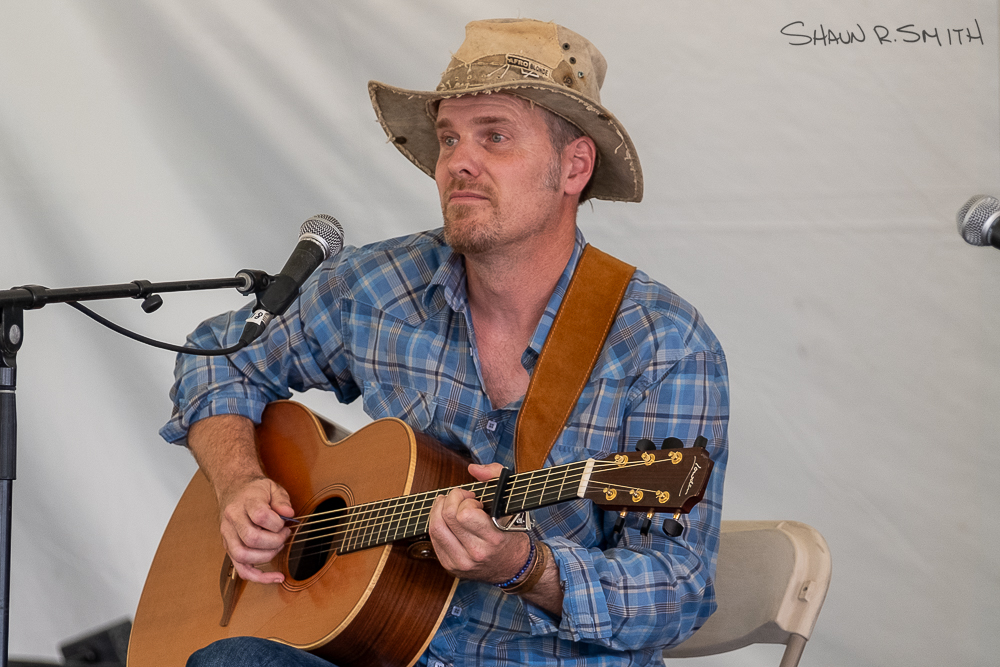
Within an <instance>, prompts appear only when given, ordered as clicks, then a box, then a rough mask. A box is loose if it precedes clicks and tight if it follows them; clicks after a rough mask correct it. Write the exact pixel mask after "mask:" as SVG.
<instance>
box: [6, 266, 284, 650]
mask: <svg viewBox="0 0 1000 667" xmlns="http://www.w3.org/2000/svg"><path fill="white" fill-rule="evenodd" d="M270 280H271V276H268V275H267V274H266V273H264V272H263V271H252V270H243V271H240V272H239V273H238V274H237V276H236V277H235V278H215V279H208V280H191V281H175V282H166V283H151V282H149V281H146V280H135V281H133V282H131V283H127V284H119V285H97V286H94V287H69V288H63V289H48V288H46V287H40V286H38V285H25V286H23V287H15V288H13V289H9V290H2V291H0V312H2V318H0V320H2V321H0V325H2V326H0V604H2V606H0V615H2V618H0V667H7V662H8V660H7V659H8V648H9V645H10V638H9V631H10V555H11V549H10V543H11V522H12V517H13V508H12V501H13V484H14V479H15V477H16V475H15V472H16V471H15V468H16V464H17V404H16V401H15V390H16V388H17V387H16V385H17V363H16V361H17V351H18V350H19V349H20V348H21V345H22V344H23V342H24V311H25V310H35V309H38V308H41V307H42V306H45V305H47V304H49V303H66V302H76V301H96V300H103V299H124V298H132V299H143V303H142V308H143V310H144V311H146V312H147V313H149V312H152V311H154V310H156V309H157V308H159V306H160V305H161V304H162V303H163V299H161V298H160V297H159V296H158V294H159V293H167V292H186V291H194V290H207V289H225V288H230V287H232V288H235V289H237V290H239V291H240V292H242V293H243V294H250V293H251V292H253V293H254V294H259V292H261V291H262V290H263V289H264V288H265V287H266V286H267V284H268V283H269V282H270Z"/></svg>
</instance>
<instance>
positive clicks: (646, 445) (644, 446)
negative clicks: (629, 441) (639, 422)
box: [635, 438, 656, 452]
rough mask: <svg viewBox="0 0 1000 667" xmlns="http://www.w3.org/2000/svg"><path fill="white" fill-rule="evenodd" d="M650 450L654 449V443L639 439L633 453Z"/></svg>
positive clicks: (646, 439) (647, 439)
mask: <svg viewBox="0 0 1000 667" xmlns="http://www.w3.org/2000/svg"><path fill="white" fill-rule="evenodd" d="M651 449H656V443H654V442H653V441H652V440H650V439H649V438H641V439H640V440H639V442H637V443H635V451H637V452H648V451H649V450H651Z"/></svg>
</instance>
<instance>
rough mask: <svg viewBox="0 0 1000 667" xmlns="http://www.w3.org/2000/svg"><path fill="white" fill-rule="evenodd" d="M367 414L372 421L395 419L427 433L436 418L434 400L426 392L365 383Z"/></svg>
mask: <svg viewBox="0 0 1000 667" xmlns="http://www.w3.org/2000/svg"><path fill="white" fill-rule="evenodd" d="M364 403H365V412H366V413H367V414H368V416H369V417H371V418H372V419H384V418H386V417H395V418H396V419H400V420H402V421H404V422H406V423H407V424H408V425H409V426H410V428H412V429H414V430H417V431H422V432H426V431H427V430H429V429H430V425H431V421H432V419H433V417H434V399H433V397H431V396H429V395H428V394H426V393H425V392H422V391H418V390H416V389H412V388H410V387H403V386H398V385H388V384H380V383H377V382H365V384H364Z"/></svg>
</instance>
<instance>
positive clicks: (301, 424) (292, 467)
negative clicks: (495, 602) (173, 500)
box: [128, 401, 471, 667]
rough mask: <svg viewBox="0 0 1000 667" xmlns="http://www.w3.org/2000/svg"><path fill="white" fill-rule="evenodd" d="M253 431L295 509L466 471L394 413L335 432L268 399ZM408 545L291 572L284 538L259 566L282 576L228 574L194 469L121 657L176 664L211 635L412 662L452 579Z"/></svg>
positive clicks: (352, 658) (214, 512)
mask: <svg viewBox="0 0 1000 667" xmlns="http://www.w3.org/2000/svg"><path fill="white" fill-rule="evenodd" d="M257 437H258V445H259V448H260V454H261V460H262V461H263V463H264V469H265V471H266V473H267V474H268V475H269V476H270V477H271V478H273V479H274V480H275V481H276V482H278V483H279V484H281V485H282V486H283V487H284V488H285V489H286V490H287V491H288V493H289V495H290V496H291V501H292V506H293V507H294V508H295V510H296V514H297V515H298V516H302V515H306V514H309V513H310V512H311V511H312V510H313V509H315V508H316V507H317V506H318V505H319V504H320V503H321V502H323V501H329V499H330V498H339V499H342V500H343V504H346V505H347V506H354V505H358V504H361V503H366V502H372V501H376V500H379V499H383V498H391V497H396V496H403V495H408V494H414V493H418V492H423V491H431V490H434V489H441V488H447V487H451V486H456V485H459V484H463V483H466V482H468V481H469V480H470V479H471V478H470V476H469V474H468V471H467V469H466V462H465V461H464V460H463V459H462V458H461V457H460V456H459V455H458V454H456V453H455V452H452V451H450V450H448V449H446V448H444V447H442V446H441V445H440V444H438V443H436V442H435V441H433V440H432V439H430V438H428V437H426V436H423V435H421V434H418V433H415V432H414V431H413V430H411V429H410V428H409V427H408V426H407V425H406V424H404V423H403V422H401V421H399V420H395V419H386V420H381V421H377V422H375V423H373V424H370V425H368V426H366V427H365V428H363V429H362V430H360V431H358V432H357V433H355V434H353V435H351V436H349V437H348V438H346V439H344V440H341V441H340V442H337V443H331V442H330V441H329V440H328V439H327V437H326V431H325V429H324V424H323V423H322V422H321V421H320V420H319V419H318V418H317V417H316V416H315V415H314V414H313V413H312V412H310V411H309V410H308V409H306V408H305V407H303V406H301V405H299V404H297V403H293V402H288V401H279V402H275V403H271V404H270V405H268V407H267V409H266V410H265V412H264V416H263V420H262V423H261V425H260V426H259V427H258V429H257ZM302 530H304V528H302ZM408 547H409V543H408V542H406V541H399V542H395V543H392V544H387V545H382V546H378V547H374V548H369V549H364V550H360V551H353V552H350V553H345V554H333V555H332V556H330V557H329V558H328V560H326V562H325V563H324V564H323V565H322V566H321V567H319V568H318V570H317V571H316V572H315V573H314V574H310V575H309V576H307V577H304V578H299V579H296V578H295V577H293V576H290V574H289V549H288V548H286V549H284V550H283V551H282V553H280V554H279V555H278V556H277V557H276V558H275V559H274V560H273V561H272V562H271V564H270V567H269V568H267V569H273V570H279V571H282V572H284V573H285V582H284V583H282V584H276V585H262V584H255V583H249V582H243V581H239V580H238V579H232V578H230V577H229V576H228V575H229V573H230V567H229V564H228V560H227V558H226V553H225V550H224V549H223V546H222V541H221V538H220V536H219V520H218V508H217V504H216V500H215V495H214V493H213V492H212V489H211V487H210V485H209V483H208V481H207V479H206V478H205V476H204V475H203V474H202V473H201V472H200V471H199V472H198V473H196V474H195V476H194V478H193V479H192V480H191V483H190V484H189V485H188V488H187V490H186V491H185V492H184V495H183V497H182V498H181V500H180V502H179V504H178V505H177V508H176V510H175V511H174V514H173V516H172V517H171V519H170V523H169V524H168V526H167V529H166V532H165V533H164V535H163V538H162V540H161V541H160V546H159V548H158V549H157V552H156V556H155V557H154V559H153V564H152V566H151V568H150V572H149V575H148V577H147V579H146V585H145V587H144V588H143V592H142V597H141V599H140V601H139V607H138V610H137V611H136V615H135V621H134V623H133V628H132V636H131V640H130V643H129V654H128V664H129V666H130V667H174V666H177V667H181V666H182V665H184V664H185V662H186V661H187V659H188V657H189V656H190V655H191V653H193V652H194V651H196V650H198V649H200V648H202V647H204V646H207V645H208V644H210V643H212V642H213V641H216V640H218V639H223V638H226V637H237V636H247V635H249V636H257V637H264V638H268V639H273V640H276V641H279V642H283V643H285V644H289V645H291V646H295V647H297V648H301V649H305V650H308V651H310V652H313V653H315V654H317V655H319V656H321V657H324V658H326V659H328V660H331V661H333V662H335V663H336V664H338V665H339V666H340V667H360V666H362V665H364V666H369V665H370V666H375V667H381V666H386V667H389V666H392V667H398V666H400V665H412V664H413V663H414V662H415V661H416V660H417V658H419V657H420V655H421V654H422V653H423V651H424V649H425V648H426V646H427V644H428V643H429V642H430V639H431V637H432V635H433V634H434V631H435V630H436V629H437V627H438V626H439V625H440V623H441V620H442V619H443V618H444V614H445V613H446V611H447V609H448V603H449V601H450V599H451V596H452V594H453V593H454V590H455V586H456V585H457V580H456V579H455V578H453V577H452V576H451V575H449V574H448V573H447V572H445V571H444V569H442V568H441V566H440V565H439V564H438V562H437V561H436V560H434V559H421V558H417V557H411V556H410V555H409V554H408ZM227 587H228V590H229V596H228V599H229V603H228V605H227V604H226V603H225V599H226V598H225V594H226V591H227ZM227 608H228V609H229V610H230V612H231V613H230V617H229V619H228V623H227V624H226V625H225V626H223V625H220V620H222V618H223V615H224V611H225V610H226V609H227Z"/></svg>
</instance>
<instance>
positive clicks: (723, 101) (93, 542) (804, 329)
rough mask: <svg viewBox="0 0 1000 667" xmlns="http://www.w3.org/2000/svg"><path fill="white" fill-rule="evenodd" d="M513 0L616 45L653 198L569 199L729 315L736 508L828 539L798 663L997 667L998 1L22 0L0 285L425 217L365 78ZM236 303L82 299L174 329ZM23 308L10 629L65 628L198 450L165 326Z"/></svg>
mask: <svg viewBox="0 0 1000 667" xmlns="http://www.w3.org/2000/svg"><path fill="white" fill-rule="evenodd" d="M499 16H531V17H534V18H541V19H551V20H556V21H557V22H560V23H563V24H564V25H566V26H568V27H570V28H572V29H574V30H576V31H577V32H580V33H582V34H584V35H586V36H587V37H589V38H590V39H591V40H593V41H594V43H595V44H596V45H597V46H598V47H599V48H600V49H601V50H602V51H603V53H604V54H605V55H606V56H607V58H608V61H609V63H610V70H609V74H608V80H607V83H606V85H605V89H604V93H603V98H604V101H605V103H606V104H607V106H608V107H609V108H611V109H612V110H613V111H614V112H615V113H616V115H618V117H619V118H621V119H622V121H623V122H624V123H625V125H626V127H627V128H628V129H629V131H630V133H631V135H632V138H633V139H634V140H635V143H636V145H637V147H638V151H639V155H640V158H641V160H642V164H643V169H644V172H645V177H646V199H645V201H644V202H643V203H641V204H609V203H605V202H598V203H595V204H594V205H593V207H590V206H585V207H583V209H582V210H581V219H580V225H581V227H582V228H583V229H584V232H585V233H586V235H587V236H588V239H589V240H590V241H591V242H593V243H594V244H595V245H597V246H599V247H601V248H603V249H605V250H607V251H610V252H612V253H614V254H616V255H618V256H619V257H621V258H623V259H625V260H627V261H629V262H632V263H635V264H638V265H639V266H641V267H643V268H644V269H645V270H646V271H648V272H649V273H650V274H651V275H652V276H653V277H655V278H657V279H659V280H660V281H662V282H664V283H665V284H667V285H669V286H671V287H672V288H673V289H674V290H675V291H677V292H678V293H680V294H681V295H682V296H684V297H686V298H687V299H689V300H690V301H691V302H693V303H694V304H695V305H696V306H698V307H699V309H700V310H701V311H702V313H703V314H704V315H705V317H706V318H707V320H708V321H709V323H710V324H711V325H712V326H713V328H714V329H715V331H716V333H717V334H718V335H719V338H720V339H721V340H722V341H723V344H724V346H725V348H726V350H727V352H728V356H729V362H730V370H731V373H732V396H733V406H732V421H731V429H730V435H731V448H732V449H731V452H732V453H731V458H730V465H729V476H728V480H727V485H726V505H725V512H724V516H725V517H726V518H730V519H740V518H754V519H756V518H761V519H763V518H787V519H795V520H798V521H803V522H806V523H809V524H811V525H813V526H815V527H816V528H818V529H819V530H820V531H821V532H822V533H823V534H824V535H825V536H826V539H827V540H828V541H829V543H830V546H831V549H832V552H833V557H834V577H833V584H832V587H831V589H830V593H829V596H828V598H827V602H826V606H825V608H824V611H823V613H822V614H821V616H820V619H819V623H818V625H817V628H816V632H815V634H814V636H813V639H812V641H811V642H810V644H809V647H808V648H807V649H806V655H805V663H804V664H808V665H928V666H930V665H941V664H950V665H987V664H996V657H995V656H996V655H998V654H1000V632H998V629H1000V574H998V570H1000V568H998V565H1000V557H998V556H997V555H996V554H997V553H998V552H1000V537H998V534H1000V518H998V517H1000V499H998V496H997V490H998V489H1000V447H998V444H1000V442H998V441H1000V437H998V435H1000V417H998V415H1000V411H998V409H997V408H998V401H997V397H998V396H1000V374H998V369H1000V296H998V294H1000V293H998V290H997V285H998V282H1000V255H998V254H997V252H996V251H995V250H993V249H989V248H987V249H977V248H972V247H970V246H968V245H966V244H965V243H964V242H963V241H962V240H961V239H960V238H959V236H958V234H957V233H956V230H955V225H954V215H955V212H956V210H957V209H958V208H959V207H960V206H961V204H962V203H963V202H964V201H965V200H966V199H967V198H968V197H970V196H971V195H973V194H977V193H979V192H987V193H993V194H998V193H1000V110H998V107H1000V90H998V88H1000V72H998V69H1000V65H998V42H1000V39H998V7H997V3H996V2H995V1H993V0H989V1H987V0H937V1H936V2H927V3H920V4H919V5H917V4H916V3H910V2H903V1H902V0H885V1H883V2H879V3H873V2H870V1H868V0H842V1H840V2H837V3H833V2H816V1H808V0H759V1H755V2H740V1H737V0H708V1H704V2H695V1H694V0H660V1H653V0H646V1H642V0H636V1H633V2H628V3H613V4H612V3H603V2H593V3H584V2H579V1H577V2H570V1H568V0H566V1H554V0H553V1H546V0H536V1H533V2H529V1H527V0H524V1H521V0H510V1H503V0H495V1H480V0H475V1H473V0H452V1H445V0H422V1H420V2H413V1H411V0H378V1H372V2H366V3H349V2H338V1H336V0H283V1H280V2H279V1H278V0H273V1H270V2H267V1H264V0H239V1H238V0H211V1H209V0H142V1H133V2H112V1H110V0H89V1H86V2H84V1H83V0H79V1H72V0H5V1H4V2H3V3H2V4H0V253H2V254H0V288H7V287H11V286H14V285H21V284H25V283H36V284H43V285H47V286H50V287H56V286H58V287H65V286H74V285H92V284H101V283H120V282H129V281H131V280H135V279H148V280H153V281H163V280H177V279H184V278H198V277H201V278H208V277H226V276H232V275H233V274H234V273H235V272H236V271H237V270H238V269H240V268H243V267H254V268H261V269H265V270H270V271H276V270H277V269H278V268H279V267H280V266H281V263H282V262H283V261H284V260H285V258H286V257H287V255H288V253H289V252H290V250H291V248H292V246H293V245H294V243H295V238H296V236H297V229H298V225H299V223H300V222H301V221H302V220H305V219H306V218H307V217H309V216H310V215H311V214H313V213H316V212H327V213H331V214H333V215H335V216H336V217H338V218H339V219H340V220H341V221H342V222H343V223H344V226H345V227H346V229H347V234H348V240H349V242H351V243H353V244H362V243H366V242H370V241H374V240H377V239H381V238H386V237H389V236H396V235H400V234H405V233H410V232H413V231H417V230H420V229H425V228H430V227H435V226H438V224H439V209H438V206H437V203H436V195H435V190H434V187H433V184H432V182H431V180H430V179H428V178H427V177H426V176H424V175H423V174H421V173H420V172H419V171H417V170H416V169H415V168H414V167H412V166H411V165H410V164H409V163H408V162H407V161H406V160H404V159H403V158H402V157H401V156H400V155H399V154H397V152H396V151H395V150H394V149H393V148H392V147H391V146H388V145H386V142H385V137H384V135H383V134H382V131H381V129H380V128H379V126H378V124H377V123H376V122H375V118H374V113H373V112H372V110H371V108H370V105H369V102H368V98H367V92H366V88H365V84H366V82H367V81H368V80H369V79H373V78H374V79H378V80H382V81H386V82H389V83H394V84H398V85H403V86H409V87H414V88H430V87H433V85H434V84H435V83H436V82H437V80H438V75H439V73H440V72H441V70H442V69H443V68H444V66H445V65H446V64H447V60H448V54H449V51H453V50H455V49H456V48H457V47H458V45H459V44H460V43H461V41H462V37H463V26H464V24H465V23H466V22H467V21H469V20H472V19H476V18H489V17H499ZM790 24H791V25H790ZM785 26H790V27H787V28H785ZM876 26H881V28H880V29H879V28H876ZM783 28H784V33H785V34H782V30H783ZM967 29H968V31H967ZM830 30H832V31H833V32H834V33H836V34H838V36H839V38H842V39H843V40H847V41H852V37H851V36H850V35H849V34H848V31H851V32H853V33H854V38H853V41H852V43H849V44H844V43H831V42H832V41H833V40H831V39H830V38H829V37H828V38H827V39H825V40H823V39H822V37H821V35H828V34H829V32H828V31H830ZM959 30H960V32H959ZM912 31H916V32H915V33H914V32H912ZM923 31H926V33H927V34H926V35H925V33H924V32H923ZM914 34H916V35H917V38H918V39H919V41H918V42H916V43H908V42H907V41H906V40H912V39H914ZM935 34H936V37H935V36H934V35H935ZM862 35H863V36H864V41H858V40H860V39H861V37H862ZM880 35H881V36H882V37H883V39H884V40H885V41H884V42H883V41H882V40H880V39H879V36H880ZM977 35H981V39H972V40H971V41H970V39H969V37H970V36H972V37H976V36H977ZM959 36H961V38H962V42H961V44H959V41H958V37H959ZM814 37H816V38H819V39H820V41H819V43H815V42H814V39H813V38H814ZM893 40H895V41H893ZM806 41H808V42H810V43H809V44H808V45H806V44H802V45H795V44H800V43H803V42H806ZM838 41H839V39H838ZM939 41H940V45H939V44H938V42H939ZM242 303H243V301H242V298H241V297H240V296H239V295H237V294H236V293H235V292H233V293H221V292H220V293H212V294H201V295H197V296H195V295H173V296H171V295H168V296H167V297H166V305H165V306H164V307H163V308H162V309H161V310H160V311H159V312H157V313H155V314H153V315H144V314H143V313H142V312H141V311H140V310H139V304H138V303H135V302H118V303H108V304H100V305H99V306H97V307H98V308H99V309H100V311H101V312H103V313H105V314H107V315H110V316H112V317H114V318H115V319H117V320H118V321H120V322H121V323H123V324H125V325H127V326H131V327H133V328H136V329H139V330H141V331H143V332H145V333H148V334H151V335H155V336H157V337H161V338H165V339H169V340H173V341H175V342H179V341H180V340H182V338H183V336H184V335H185V334H186V333H187V331H189V330H190V329H192V328H193V327H194V326H195V324H196V323H197V322H198V321H200V320H201V319H204V318H205V317H208V316H210V315H212V314H214V313H215V312H218V311H220V310H224V309H229V308H234V307H238V306H240V305H241V304H242ZM25 325H26V342H25V345H24V348H23V350H22V352H21V353H20V355H19V359H18V361H19V377H18V380H19V383H18V389H19V391H18V408H19V426H20V430H19V433H20V439H19V451H18V454H19V458H18V479H17V482H16V483H15V486H14V488H15V497H14V536H13V538H14V540H13V576H12V599H11V633H12V638H11V653H12V655H20V656H52V657H54V656H56V655H57V645H58V643H60V642H61V641H64V640H65V639H67V638H69V637H71V636H73V635H76V634H80V633H86V632H87V631H89V630H91V629H93V628H95V627H97V626H100V625H103V624H105V623H109V622H112V621H115V620H117V619H119V618H122V617H128V616H131V614H132V613H133V612H134V609H135V605H136V603H137V601H138V598H139V594H140V591H141V588H142V584H143V580H144V577H145V573H146V569H147V567H148V565H149V562H150V561H151V559H152V556H153V553H154V551H155V548H156V545H157V542H158V540H159V536H160V533H161V531H162V529H163V526H164V525H165V523H166V521H167V519H168V517H169V515H170V512H171V510H172V508H173V505H174V503H175V502H176V500H177V498H178V497H179V495H180V493H181V491H182V490H183V487H184V485H185V484H186V482H187V480H188V479H189V477H190V475H191V474H192V472H193V470H194V464H193V462H192V460H191V459H190V457H189V456H188V454H187V453H186V452H185V451H184V450H182V449H179V448H175V447H172V446H170V445H167V444H165V443H163V442H162V441H160V440H159V438H158V436H157V434H156V431H157V429H158V428H159V426H160V425H161V424H162V422H164V421H165V420H166V418H167V416H168V414H169V410H170V406H169V403H168V401H167V397H166V393H167V390H168V388H169V386H170V384H171V369H172V365H173V356H172V355H171V354H169V353H166V352H160V351H156V350H152V349H149V348H145V347H142V346H139V345H137V344H133V343H132V342H129V341H126V340H125V339H122V338H120V337H118V336H116V335H115V334H112V333H110V332H108V331H105V330H104V329H102V328H100V327H98V326H97V325H96V324H94V323H92V322H91V321H90V320H87V319H85V318H84V317H83V316H81V315H79V314H78V313H76V312H74V311H72V310H71V309H69V308H68V307H65V306H49V307H46V308H45V309H42V310H40V311H33V312H28V313H26V316H25ZM308 401H309V402H310V403H311V404H312V405H313V406H314V407H317V408H318V409H319V410H320V411H321V412H324V413H326V414H327V415H329V416H331V417H332V418H334V419H336V420H338V421H341V422H342V423H344V424H346V425H348V426H351V427H355V428H356V427H358V426H360V425H362V424H363V423H365V417H364V415H363V414H361V413H360V412H359V410H358V409H357V408H355V407H354V406H348V407H342V406H339V405H338V404H336V402H335V401H334V400H333V399H332V397H328V396H315V397H309V399H308ZM778 654H779V651H778V649H776V648H773V647H764V648H759V649H752V650H750V651H748V652H744V653H742V654H733V655H730V656H728V657H722V658H716V659H712V660H709V659H703V660H699V661H696V662H698V664H701V663H704V664H720V665H723V664H725V665H730V664H741V665H750V664H760V665H767V664H774V663H775V662H776V661H777V655H778Z"/></svg>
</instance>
